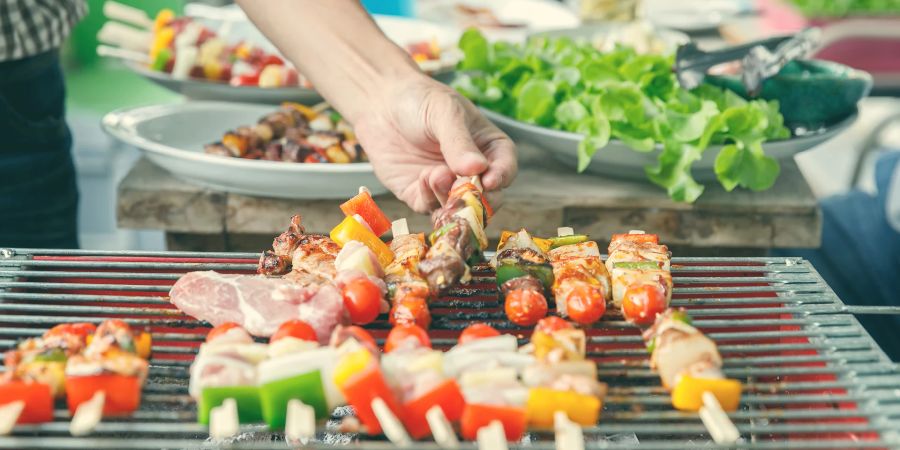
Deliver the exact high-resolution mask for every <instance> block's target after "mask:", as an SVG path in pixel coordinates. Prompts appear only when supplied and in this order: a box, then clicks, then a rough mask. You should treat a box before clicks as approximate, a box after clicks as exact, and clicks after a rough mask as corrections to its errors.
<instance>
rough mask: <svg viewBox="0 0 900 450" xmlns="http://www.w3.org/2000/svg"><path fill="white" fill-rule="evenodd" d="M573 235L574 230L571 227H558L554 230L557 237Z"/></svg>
mask: <svg viewBox="0 0 900 450" xmlns="http://www.w3.org/2000/svg"><path fill="white" fill-rule="evenodd" d="M573 234H575V229H574V228H572V227H559V228H557V229H556V235H557V236H560V237H562V236H572V235H573Z"/></svg>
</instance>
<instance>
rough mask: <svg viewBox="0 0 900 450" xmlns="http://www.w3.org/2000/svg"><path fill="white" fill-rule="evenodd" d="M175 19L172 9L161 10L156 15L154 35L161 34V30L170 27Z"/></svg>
mask: <svg viewBox="0 0 900 450" xmlns="http://www.w3.org/2000/svg"><path fill="white" fill-rule="evenodd" d="M174 19H175V11H172V10H171V9H168V8H166V9H163V10H160V11H159V13H157V14H156V18H155V19H154V20H153V33H154V34H156V33H159V30H162V29H163V27H166V26H168V25H169V23H171V22H172V20H174Z"/></svg>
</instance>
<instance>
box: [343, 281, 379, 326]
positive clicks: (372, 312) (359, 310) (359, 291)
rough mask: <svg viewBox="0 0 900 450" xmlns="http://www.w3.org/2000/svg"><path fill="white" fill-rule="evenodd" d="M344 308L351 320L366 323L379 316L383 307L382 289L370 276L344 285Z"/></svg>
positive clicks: (356, 322)
mask: <svg viewBox="0 0 900 450" xmlns="http://www.w3.org/2000/svg"><path fill="white" fill-rule="evenodd" d="M344 308H347V313H348V314H349V315H350V321H351V322H353V323H355V324H360V325H365V324H367V323H370V322H372V321H374V320H375V319H376V318H377V317H378V310H379V309H381V289H378V286H376V285H375V283H373V282H372V281H370V280H369V279H368V278H357V279H355V280H353V281H350V282H349V283H347V284H346V285H344Z"/></svg>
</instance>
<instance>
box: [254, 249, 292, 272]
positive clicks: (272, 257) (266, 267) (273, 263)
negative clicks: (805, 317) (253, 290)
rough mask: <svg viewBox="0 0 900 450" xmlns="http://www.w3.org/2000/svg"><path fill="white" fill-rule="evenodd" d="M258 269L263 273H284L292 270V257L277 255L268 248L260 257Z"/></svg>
mask: <svg viewBox="0 0 900 450" xmlns="http://www.w3.org/2000/svg"><path fill="white" fill-rule="evenodd" d="M256 271H257V273H259V274H261V275H284V274H286V273H288V272H290V271H291V259H290V258H288V257H286V256H279V255H276V254H275V252H273V251H272V250H266V251H264V252H263V254H262V256H260V257H259V267H257V269H256Z"/></svg>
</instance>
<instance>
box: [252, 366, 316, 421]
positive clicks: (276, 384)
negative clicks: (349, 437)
mask: <svg viewBox="0 0 900 450" xmlns="http://www.w3.org/2000/svg"><path fill="white" fill-rule="evenodd" d="M259 397H260V401H261V405H262V414H263V419H264V420H265V422H266V423H267V424H269V427H271V428H274V429H281V428H284V424H285V420H286V419H287V417H286V416H287V405H288V402H289V401H290V400H292V399H297V400H300V401H301V402H303V403H305V404H307V405H309V406H312V407H313V409H314V410H315V411H316V418H317V419H324V418H326V417H327V416H328V413H329V411H328V403H327V402H326V400H325V388H324V386H323V385H322V375H321V372H320V371H318V370H313V371H312V372H307V373H304V374H300V375H296V376H292V377H288V378H284V379H281V380H276V381H271V382H269V383H266V384H263V385H262V386H260V387H259Z"/></svg>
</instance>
